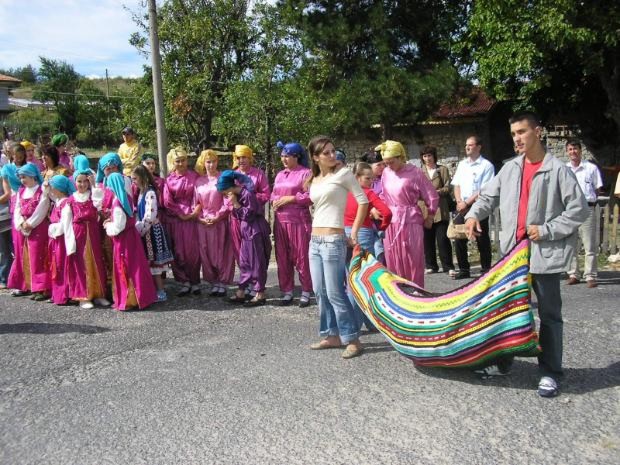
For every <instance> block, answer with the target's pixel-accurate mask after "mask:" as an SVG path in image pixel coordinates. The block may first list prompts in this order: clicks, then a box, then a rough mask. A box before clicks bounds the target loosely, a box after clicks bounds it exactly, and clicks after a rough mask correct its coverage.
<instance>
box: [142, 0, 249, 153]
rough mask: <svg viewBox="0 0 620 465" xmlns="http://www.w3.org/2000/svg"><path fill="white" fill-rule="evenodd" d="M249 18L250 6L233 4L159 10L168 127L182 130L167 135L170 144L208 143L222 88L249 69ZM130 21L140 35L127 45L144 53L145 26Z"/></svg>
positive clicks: (183, 3) (182, 3)
mask: <svg viewBox="0 0 620 465" xmlns="http://www.w3.org/2000/svg"><path fill="white" fill-rule="evenodd" d="M247 13H248V2H246V1H234V0H168V1H165V2H164V3H163V4H162V5H161V7H160V8H159V11H158V21H159V40H160V46H161V53H162V75H163V81H164V93H165V95H164V99H165V103H166V106H167V114H168V115H169V116H170V117H171V118H172V119H173V120H176V121H170V123H171V126H172V127H173V128H174V127H178V126H180V127H181V128H182V134H178V133H177V134H175V132H174V131H173V132H172V133H171V134H170V139H171V141H172V142H184V143H186V144H187V145H189V146H191V147H195V146H197V145H203V146H204V145H208V144H210V143H211V141H212V125H213V119H214V117H215V116H216V115H217V114H219V113H221V112H222V111H223V108H222V98H223V95H224V92H225V91H226V87H227V86H228V85H229V84H230V83H231V82H235V81H237V80H238V79H239V78H240V77H241V76H242V73H243V71H244V70H246V68H247V63H248V59H249V54H250V50H249V49H250V46H251V45H252V41H253V38H252V37H251V36H250V34H249V32H250V28H249V23H250V21H251V20H250V18H249V16H248V14H247ZM134 19H135V20H136V22H137V23H138V25H139V26H140V27H141V29H142V31H141V33H136V34H134V35H133V36H132V39H131V43H132V44H133V45H135V46H136V47H137V48H138V49H139V50H141V51H142V52H144V53H148V50H147V48H146V46H147V33H148V23H147V21H146V19H145V17H138V16H136V17H134ZM175 138H176V140H175ZM179 138H182V140H179Z"/></svg>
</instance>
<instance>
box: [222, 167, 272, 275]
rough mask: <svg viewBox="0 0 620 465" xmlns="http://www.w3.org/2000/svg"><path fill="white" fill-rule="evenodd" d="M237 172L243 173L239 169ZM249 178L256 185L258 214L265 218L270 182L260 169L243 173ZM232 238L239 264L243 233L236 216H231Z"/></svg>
mask: <svg viewBox="0 0 620 465" xmlns="http://www.w3.org/2000/svg"><path fill="white" fill-rule="evenodd" d="M237 171H239V172H240V173H243V171H241V170H239V169H238V168H237ZM243 174H245V175H246V176H248V177H249V178H250V179H251V180H252V182H253V183H254V194H255V195H256V200H257V201H258V206H259V207H260V208H259V211H258V213H259V214H261V215H263V216H265V204H266V203H267V202H269V197H270V195H271V190H270V189H269V180H268V179H267V175H266V174H265V172H264V171H263V170H261V169H260V168H256V167H255V166H251V167H250V169H249V170H248V172H247V173H243ZM230 236H231V238H232V244H233V250H234V254H235V261H236V262H237V264H238V263H239V249H240V247H241V231H240V225H239V220H238V219H237V218H236V217H235V216H234V215H231V216H230Z"/></svg>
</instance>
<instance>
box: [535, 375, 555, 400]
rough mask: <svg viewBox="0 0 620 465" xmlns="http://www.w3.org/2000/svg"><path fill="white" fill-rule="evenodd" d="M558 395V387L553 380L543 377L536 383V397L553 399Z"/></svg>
mask: <svg viewBox="0 0 620 465" xmlns="http://www.w3.org/2000/svg"><path fill="white" fill-rule="evenodd" d="M559 393H560V387H559V386H558V383H557V382H556V381H555V379H553V378H551V377H550V376H543V377H542V378H540V382H539V383H538V395H539V396H540V397H555V396H557V395H558V394H559Z"/></svg>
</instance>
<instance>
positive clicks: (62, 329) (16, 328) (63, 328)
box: [0, 323, 110, 334]
mask: <svg viewBox="0 0 620 465" xmlns="http://www.w3.org/2000/svg"><path fill="white" fill-rule="evenodd" d="M106 331H110V329H109V328H104V327H102V326H90V325H73V324H55V323H15V324H1V325H0V334H19V333H26V334H63V333H80V334H98V333H105V332H106Z"/></svg>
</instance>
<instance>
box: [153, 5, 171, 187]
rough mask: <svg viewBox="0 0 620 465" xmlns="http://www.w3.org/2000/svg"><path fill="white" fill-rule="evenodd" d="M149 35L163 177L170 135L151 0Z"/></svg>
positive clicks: (155, 10)
mask: <svg viewBox="0 0 620 465" xmlns="http://www.w3.org/2000/svg"><path fill="white" fill-rule="evenodd" d="M149 33H150V39H151V65H152V68H153V99H154V102H155V126H156V128H157V153H158V155H159V171H160V173H161V175H162V177H165V176H166V175H167V174H168V163H167V161H166V149H167V147H168V135H167V134H166V122H165V121H164V94H163V91H162V81H161V56H160V55H159V35H158V32H157V9H156V5H155V0H149Z"/></svg>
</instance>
